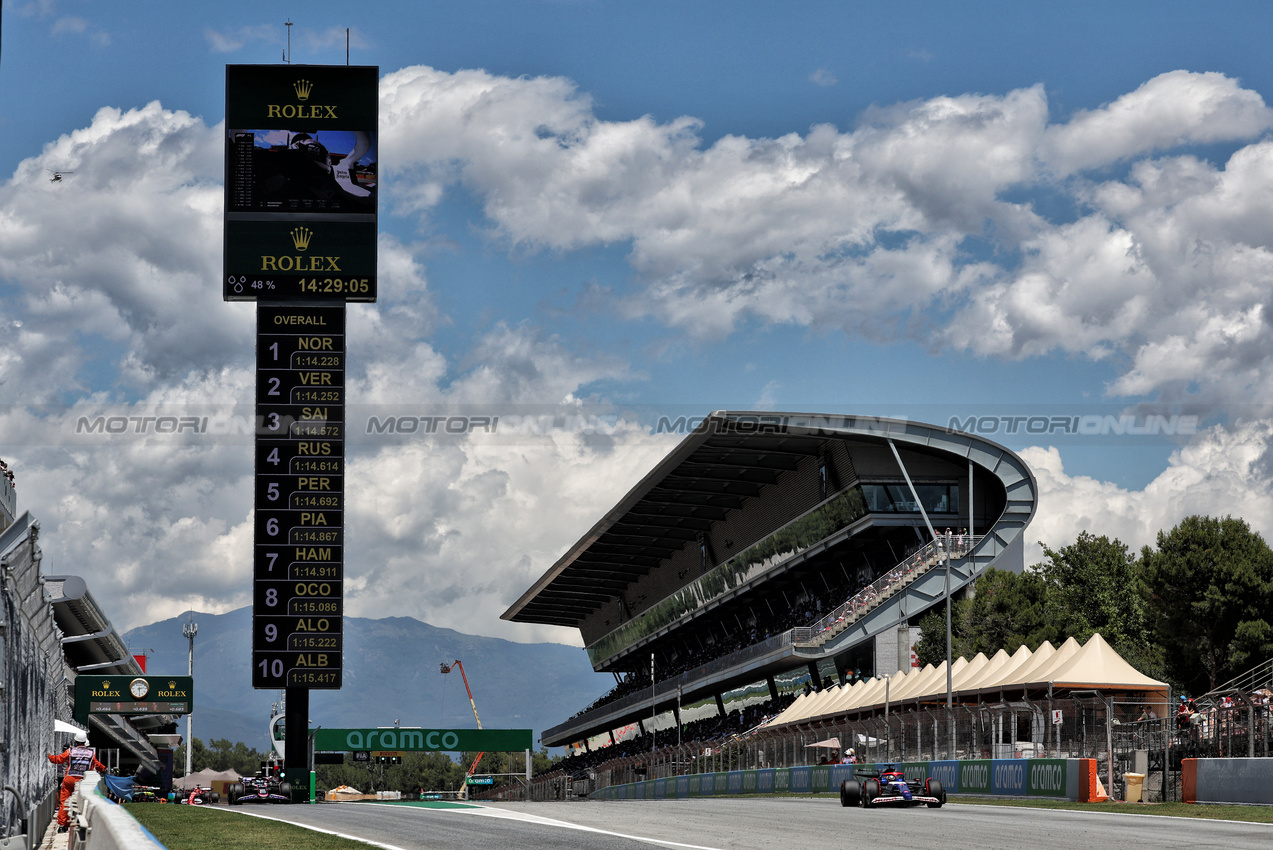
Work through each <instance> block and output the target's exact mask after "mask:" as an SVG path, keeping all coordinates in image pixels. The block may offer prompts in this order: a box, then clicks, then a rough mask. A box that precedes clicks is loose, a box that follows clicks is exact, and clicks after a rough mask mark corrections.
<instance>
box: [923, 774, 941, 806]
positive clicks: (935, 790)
mask: <svg viewBox="0 0 1273 850" xmlns="http://www.w3.org/2000/svg"><path fill="white" fill-rule="evenodd" d="M924 791H925V796H928V797H936V798H937V802H936V803H929V804H928V808H930V809H940V808H941V807H942V803H945V802H946V789H945V788H943V787H941V783H940V782H938V781H937V780H936V779H930V780H928V782H926V783H925V785H924Z"/></svg>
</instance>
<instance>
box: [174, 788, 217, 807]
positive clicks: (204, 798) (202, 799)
mask: <svg viewBox="0 0 1273 850" xmlns="http://www.w3.org/2000/svg"><path fill="white" fill-rule="evenodd" d="M174 802H177V803H184V804H186V805H190V806H203V805H209V806H215V805H216V804H217V803H219V802H221V795H220V794H218V793H217V792H215V791H213V790H212V789H211V788H199V787H196V788H191V789H190V790H188V791H178V792H177V795H176V799H175V800H174Z"/></svg>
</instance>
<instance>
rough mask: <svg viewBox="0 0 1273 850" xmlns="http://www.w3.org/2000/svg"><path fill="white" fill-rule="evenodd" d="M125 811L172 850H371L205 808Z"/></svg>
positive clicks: (137, 806)
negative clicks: (214, 848) (213, 848)
mask: <svg viewBox="0 0 1273 850" xmlns="http://www.w3.org/2000/svg"><path fill="white" fill-rule="evenodd" d="M124 808H125V809H126V810H127V811H128V813H129V814H130V815H132V816H133V817H135V818H136V819H137V821H138V822H139V823H140V824H141V825H142V826H144V827H146V829H148V830H150V831H151V832H152V833H153V834H154V836H155V838H157V839H159V841H160V842H161V843H162V844H163V845H164V846H165V847H167V848H168V850H208V848H209V847H216V848H218V850H295V848H297V847H304V848H306V850H367V845H366V844H363V843H362V842H359V841H350V840H349V839H347V838H338V837H336V836H335V835H325V834H323V833H321V832H314V831H313V830H309V829H302V828H301V827H299V826H293V825H292V824H290V823H280V822H279V821H275V820H266V819H265V818H254V817H248V816H245V815H239V814H231V813H230V812H227V811H215V810H210V809H207V808H204V807H202V806H174V805H168V804H166V803H126V804H125V806H124Z"/></svg>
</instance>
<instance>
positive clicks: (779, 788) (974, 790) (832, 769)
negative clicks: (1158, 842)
mask: <svg viewBox="0 0 1273 850" xmlns="http://www.w3.org/2000/svg"><path fill="white" fill-rule="evenodd" d="M879 767H881V765H878V764H876V765H871V764H833V765H815V766H810V767H780V768H765V769H760V770H731V771H728V772H723V773H695V774H690V775H688V776H670V777H667V778H666V779H650V780H645V781H643V782H632V783H628V784H626V785H612V786H609V787H607V788H600V789H598V790H596V791H594V792H593V793H592V795H591V797H592V799H596V800H666V799H683V798H687V797H724V796H732V795H736V794H818V793H827V792H838V791H839V790H840V783H841V782H843V781H844V780H846V779H852V778H853V771H854V770H855V769H857V770H867V769H878V768H879ZM900 767H901V768H902V770H904V771H906V778H907V779H908V780H924V779H929V778H931V779H936V780H937V781H938V782H940V783H941V784H942V788H944V789H945V790H946V792H947V793H949V794H976V795H980V796H1010V797H1047V798H1051V799H1056V800H1071V801H1081V802H1086V801H1091V800H1094V799H1097V783H1096V761H1095V760H1094V759H1039V758H1036V759H973V760H966V761H913V762H901V763H900Z"/></svg>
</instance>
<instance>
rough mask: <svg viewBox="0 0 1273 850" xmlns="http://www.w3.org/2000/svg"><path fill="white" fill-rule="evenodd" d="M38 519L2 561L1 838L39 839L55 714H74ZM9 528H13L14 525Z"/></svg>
mask: <svg viewBox="0 0 1273 850" xmlns="http://www.w3.org/2000/svg"><path fill="white" fill-rule="evenodd" d="M37 528H38V527H37V526H34V525H32V526H31V528H30V530H29V531H27V533H26V535H25V536H24V537H21V538H19V539H18V540H12V539H10V540H9V541H8V543H6V544H5V545H6V546H7V547H8V551H7V552H6V553H5V555H4V558H3V561H2V566H0V618H2V620H0V659H2V663H0V699H2V701H3V704H4V717H3V721H2V722H0V726H2V728H0V735H2V736H3V737H0V768H2V769H3V774H4V791H3V795H2V797H0V799H2V801H3V802H0V816H2V817H3V825H2V826H0V838H6V837H9V836H16V835H19V834H21V835H24V836H25V837H26V846H27V847H36V846H39V842H40V840H41V838H42V836H43V833H44V828H45V827H46V826H47V825H48V823H49V819H50V818H51V817H52V811H53V804H54V802H55V801H56V796H55V793H54V792H55V790H56V782H57V775H56V773H55V772H54V769H53V765H52V764H50V763H49V761H48V759H47V758H46V754H47V753H50V752H53V751H54V748H55V744H54V738H53V720H54V718H55V717H69V716H70V704H69V697H68V695H67V690H66V687H65V684H64V682H63V667H62V661H61V653H60V649H61V643H60V635H59V634H58V632H57V630H56V626H55V625H54V624H53V619H52V612H51V610H50V606H49V603H48V602H47V601H46V600H45V598H44V589H43V586H42V585H41V583H40V549H39V547H38V546H37V545H36V532H37ZM11 531H12V529H11Z"/></svg>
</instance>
